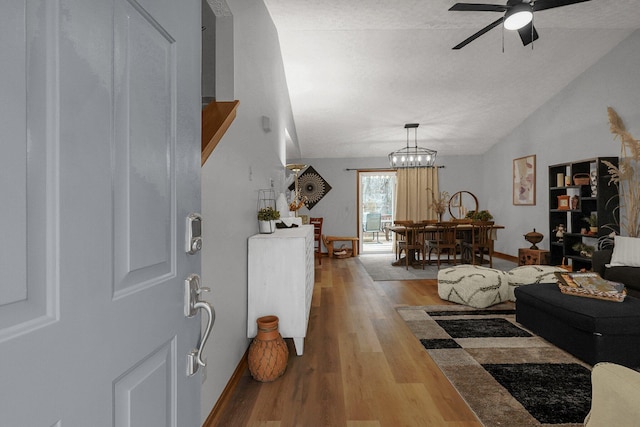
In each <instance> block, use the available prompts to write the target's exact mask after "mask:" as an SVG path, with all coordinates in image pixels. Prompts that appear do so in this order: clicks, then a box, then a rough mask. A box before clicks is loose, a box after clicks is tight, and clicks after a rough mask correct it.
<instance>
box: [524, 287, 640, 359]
mask: <svg viewBox="0 0 640 427" xmlns="http://www.w3.org/2000/svg"><path fill="white" fill-rule="evenodd" d="M515 296H516V321H517V322H518V323H520V324H522V325H523V326H524V327H526V328H527V329H529V330H531V331H533V332H534V333H536V334H538V335H539V336H541V337H542V338H544V339H546V340H547V341H549V342H551V343H553V344H555V345H557V346H558V347H560V348H562V349H564V350H566V351H568V352H569V353H571V354H573V355H574V356H576V357H578V358H579V359H582V360H583V361H585V362H587V363H589V364H591V365H594V364H596V363H598V362H614V363H618V364H620V365H624V366H628V367H631V368H637V367H640V299H637V298H634V297H627V298H625V300H624V302H611V301H602V300H598V299H593V298H584V297H580V296H573V295H565V294H563V293H561V292H560V289H559V288H558V285H557V284H556V283H541V284H533V285H524V286H520V287H518V288H516V289H515Z"/></svg>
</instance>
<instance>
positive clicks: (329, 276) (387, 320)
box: [218, 257, 482, 427]
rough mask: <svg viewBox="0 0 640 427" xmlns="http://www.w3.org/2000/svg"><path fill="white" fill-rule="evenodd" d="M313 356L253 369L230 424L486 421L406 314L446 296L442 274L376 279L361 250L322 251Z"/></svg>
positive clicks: (310, 344)
mask: <svg viewBox="0 0 640 427" xmlns="http://www.w3.org/2000/svg"><path fill="white" fill-rule="evenodd" d="M315 273H316V283H315V287H314V294H313V301H312V306H311V315H310V320H309V328H308V331H307V338H306V340H305V347H304V354H303V355H302V356H299V357H298V356H296V355H295V351H294V349H293V343H292V341H291V340H289V339H287V343H288V345H289V352H290V356H289V362H288V366H287V371H286V372H285V374H284V376H282V377H281V378H279V379H278V380H276V381H274V382H272V383H259V382H257V381H254V380H253V379H252V378H251V377H250V376H249V373H248V372H247V373H246V374H245V375H244V376H243V377H242V379H241V380H240V382H239V384H238V387H237V388H236V390H235V392H234V394H233V398H232V399H231V402H230V403H229V404H228V405H227V407H226V408H225V410H224V412H223V413H222V414H221V417H220V422H219V423H218V425H220V426H225V427H226V426H265V427H276V426H282V427H288V426H302V427H315V426H331V427H337V426H347V427H378V426H389V427H398V426H411V427H415V426H456V427H463V426H465V427H471V426H481V425H482V424H481V423H480V422H479V421H478V420H477V418H476V417H475V415H474V414H473V412H471V410H470V409H469V407H468V406H467V405H466V403H465V402H464V401H463V400H462V398H461V397H460V396H459V395H458V393H457V392H456V390H455V389H454V388H453V386H451V384H450V383H449V381H448V380H447V379H446V377H445V376H444V375H443V374H442V372H441V371H440V370H439V369H438V367H437V366H436V365H435V363H434V362H433V361H432V360H431V359H430V358H429V356H428V355H427V353H426V351H425V350H424V348H423V347H422V345H421V344H420V342H419V341H418V340H417V339H415V338H414V336H413V335H412V333H411V332H410V331H409V329H408V328H407V327H406V325H405V324H404V322H403V320H402V319H401V318H400V316H399V315H398V314H397V312H396V310H395V307H396V306H400V305H431V304H445V303H446V302H444V301H442V300H441V299H440V298H439V297H438V293H437V285H436V281H435V280H419V281H394V282H374V281H372V280H371V279H370V277H369V276H368V275H367V273H366V272H365V270H364V269H363V268H362V266H361V265H360V264H359V263H358V261H357V260H356V258H348V259H329V258H327V257H324V258H323V259H322V266H321V267H320V266H318V265H317V263H316V270H315Z"/></svg>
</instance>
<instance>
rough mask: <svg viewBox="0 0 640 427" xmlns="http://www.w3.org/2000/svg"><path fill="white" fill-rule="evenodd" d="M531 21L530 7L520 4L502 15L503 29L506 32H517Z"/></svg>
mask: <svg viewBox="0 0 640 427" xmlns="http://www.w3.org/2000/svg"><path fill="white" fill-rule="evenodd" d="M531 20H533V12H532V11H531V6H529V5H528V4H526V3H521V4H518V5H515V6H513V7H512V8H511V9H509V10H508V11H507V13H506V14H505V15H504V28H506V29H507V30H519V29H520V28H522V27H524V26H525V25H527V24H528V23H529V22H531Z"/></svg>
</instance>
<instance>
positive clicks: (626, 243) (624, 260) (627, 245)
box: [609, 236, 640, 267]
mask: <svg viewBox="0 0 640 427" xmlns="http://www.w3.org/2000/svg"><path fill="white" fill-rule="evenodd" d="M614 241H615V244H614V247H613V255H611V263H610V264H609V265H611V267H622V266H626V267H640V239H639V238H637V237H623V236H615V238H614Z"/></svg>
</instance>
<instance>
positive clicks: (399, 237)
mask: <svg viewBox="0 0 640 427" xmlns="http://www.w3.org/2000/svg"><path fill="white" fill-rule="evenodd" d="M411 224H413V221H412V220H409V219H408V220H404V219H397V220H395V221H394V222H393V225H394V226H396V227H406V226H407V225H411ZM395 239H396V247H395V252H396V261H397V260H398V259H399V258H400V256H401V255H402V251H403V249H402V246H403V245H404V244H406V240H405V239H406V234H402V233H395Z"/></svg>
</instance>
